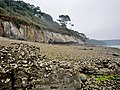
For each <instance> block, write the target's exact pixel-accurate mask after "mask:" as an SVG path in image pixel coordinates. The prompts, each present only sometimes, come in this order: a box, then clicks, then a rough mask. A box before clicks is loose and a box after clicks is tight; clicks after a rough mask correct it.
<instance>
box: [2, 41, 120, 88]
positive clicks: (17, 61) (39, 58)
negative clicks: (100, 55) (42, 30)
mask: <svg viewBox="0 0 120 90" xmlns="http://www.w3.org/2000/svg"><path fill="white" fill-rule="evenodd" d="M117 57H118V56H117ZM119 60H120V59H119V58H118V61H115V60H109V59H106V60H93V61H87V60H85V61H83V60H80V61H78V62H77V61H76V62H74V63H73V62H71V61H59V60H49V59H48V58H46V56H45V55H41V52H40V48H38V47H35V46H30V45H28V44H23V43H12V44H11V45H10V46H0V90H119V89H120V61H119ZM104 75H106V76H104ZM110 75H111V76H110ZM101 76H102V77H101ZM114 76H118V78H117V79H116V78H114ZM96 77H97V79H101V78H103V79H105V80H103V81H100V80H98V81H97V80H96ZM111 78H112V79H111ZM114 79H115V80H114ZM99 81H100V82H99Z"/></svg>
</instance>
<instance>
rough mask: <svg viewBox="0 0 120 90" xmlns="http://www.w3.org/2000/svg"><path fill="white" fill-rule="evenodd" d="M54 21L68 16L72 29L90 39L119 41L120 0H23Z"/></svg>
mask: <svg viewBox="0 0 120 90" xmlns="http://www.w3.org/2000/svg"><path fill="white" fill-rule="evenodd" d="M23 1H25V2H26V3H30V4H33V5H35V6H39V7H40V9H41V11H42V12H45V13H48V14H50V15H51V16H52V17H53V19H54V20H56V19H58V17H59V15H62V14H63V15H69V16H70V18H71V22H72V23H73V24H74V27H73V29H74V30H75V31H78V32H80V33H84V34H86V35H87V37H89V38H91V39H98V40H105V39H120V0H23Z"/></svg>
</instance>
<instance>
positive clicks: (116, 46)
mask: <svg viewBox="0 0 120 90" xmlns="http://www.w3.org/2000/svg"><path fill="white" fill-rule="evenodd" d="M106 47H114V48H119V49H120V45H114V46H106Z"/></svg>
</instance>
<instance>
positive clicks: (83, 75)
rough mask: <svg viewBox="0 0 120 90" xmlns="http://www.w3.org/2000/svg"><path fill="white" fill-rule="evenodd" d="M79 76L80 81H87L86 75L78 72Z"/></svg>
mask: <svg viewBox="0 0 120 90" xmlns="http://www.w3.org/2000/svg"><path fill="white" fill-rule="evenodd" d="M79 78H80V80H81V81H82V82H85V81H87V77H86V75H85V74H82V73H80V74H79Z"/></svg>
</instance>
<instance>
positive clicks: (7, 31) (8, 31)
mask: <svg viewBox="0 0 120 90" xmlns="http://www.w3.org/2000/svg"><path fill="white" fill-rule="evenodd" d="M0 36H4V37H8V38H12V39H20V40H27V41H35V42H43V43H79V44H84V41H82V40H80V39H78V38H76V37H74V36H68V35H62V34H60V33H54V32H50V31H49V30H39V29H35V28H33V27H31V26H27V25H19V28H17V26H16V25H14V24H13V23H12V22H8V21H1V22H0Z"/></svg>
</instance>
